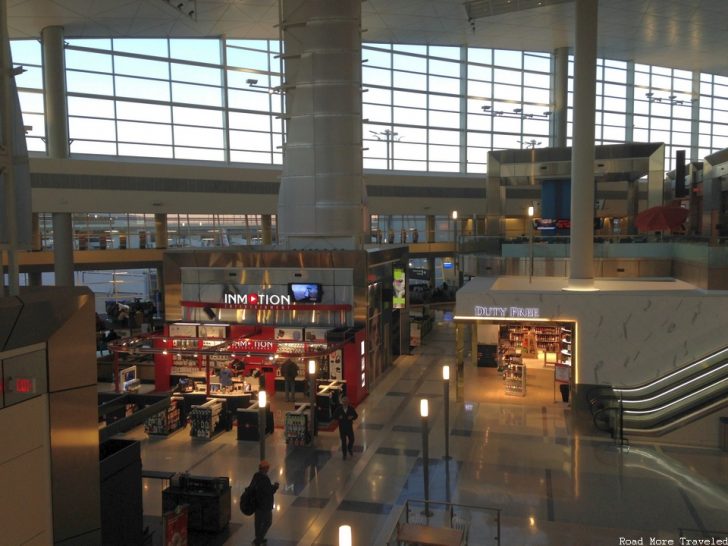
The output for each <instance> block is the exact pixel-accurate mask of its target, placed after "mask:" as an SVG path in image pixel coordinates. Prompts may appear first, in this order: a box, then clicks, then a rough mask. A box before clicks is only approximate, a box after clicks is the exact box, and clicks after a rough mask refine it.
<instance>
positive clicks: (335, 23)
mask: <svg viewBox="0 0 728 546" xmlns="http://www.w3.org/2000/svg"><path fill="white" fill-rule="evenodd" d="M280 6H281V7H280V13H281V21H280V23H281V25H280V26H281V29H282V33H283V41H284V45H285V51H286V55H285V56H284V57H285V83H284V85H283V87H284V89H285V92H286V117H287V120H288V123H287V125H286V146H285V152H284V160H283V172H282V175H281V184H280V189H279V192H278V217H277V221H278V238H279V241H278V243H279V245H281V246H283V247H285V248H287V249H297V248H309V249H310V248H319V249H323V248H325V249H329V248H345V249H360V248H362V244H363V243H364V241H366V240H368V232H367V229H366V226H367V219H368V217H369V215H368V212H367V207H366V201H367V198H366V187H365V185H364V179H363V176H362V154H361V146H362V142H361V123H362V121H361V120H362V118H361V0H336V1H335V2H332V1H330V0H283V1H282V2H281V3H280Z"/></svg>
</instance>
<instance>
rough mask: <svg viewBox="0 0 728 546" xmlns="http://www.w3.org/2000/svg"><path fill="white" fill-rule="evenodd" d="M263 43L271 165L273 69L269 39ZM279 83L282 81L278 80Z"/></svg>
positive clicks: (272, 142) (271, 161)
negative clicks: (267, 89) (264, 49)
mask: <svg viewBox="0 0 728 546" xmlns="http://www.w3.org/2000/svg"><path fill="white" fill-rule="evenodd" d="M265 44H266V52H265V53H266V55H265V60H266V67H267V68H268V88H269V91H268V130H269V132H270V135H269V138H268V143H269V145H270V153H269V154H268V157H269V158H270V161H269V163H270V164H271V165H273V163H275V161H274V157H275V154H274V151H275V138H274V134H273V95H274V94H275V93H271V92H270V89H272V87H273V82H272V81H271V80H272V78H273V69H272V67H271V64H270V56H271V49H270V40H266V41H265ZM280 83H283V82H280ZM279 89H281V90H282V87H280V88H279Z"/></svg>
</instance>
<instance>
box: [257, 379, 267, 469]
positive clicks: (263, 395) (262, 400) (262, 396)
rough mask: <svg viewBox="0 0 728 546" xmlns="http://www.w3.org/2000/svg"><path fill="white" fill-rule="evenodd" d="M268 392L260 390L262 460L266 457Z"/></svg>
mask: <svg viewBox="0 0 728 546" xmlns="http://www.w3.org/2000/svg"><path fill="white" fill-rule="evenodd" d="M266 401H267V400H266V392H265V390H263V389H261V390H259V391H258V439H259V441H260V460H261V461H262V460H263V459H265V425H266V418H265V417H266V415H265V404H266Z"/></svg>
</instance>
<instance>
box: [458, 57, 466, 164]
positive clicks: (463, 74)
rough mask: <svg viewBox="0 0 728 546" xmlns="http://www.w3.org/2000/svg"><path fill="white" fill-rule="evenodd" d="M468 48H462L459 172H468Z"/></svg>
mask: <svg viewBox="0 0 728 546" xmlns="http://www.w3.org/2000/svg"><path fill="white" fill-rule="evenodd" d="M467 95H468V48H467V47H465V46H460V100H459V105H460V112H459V114H460V115H459V116H458V117H459V118H460V127H459V133H460V140H459V148H460V149H459V160H460V161H459V163H460V165H459V169H458V170H459V171H460V173H466V172H468V98H467Z"/></svg>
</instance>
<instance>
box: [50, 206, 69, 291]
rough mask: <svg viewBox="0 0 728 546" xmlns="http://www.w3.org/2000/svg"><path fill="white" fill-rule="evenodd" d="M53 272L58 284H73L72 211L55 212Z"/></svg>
mask: <svg viewBox="0 0 728 546" xmlns="http://www.w3.org/2000/svg"><path fill="white" fill-rule="evenodd" d="M53 272H54V273H55V277H56V282H55V284H56V286H73V285H74V280H73V222H72V221H71V213H70V212H54V213H53Z"/></svg>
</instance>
